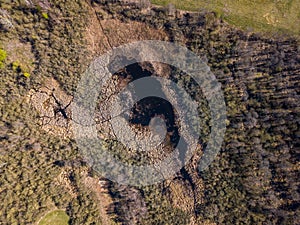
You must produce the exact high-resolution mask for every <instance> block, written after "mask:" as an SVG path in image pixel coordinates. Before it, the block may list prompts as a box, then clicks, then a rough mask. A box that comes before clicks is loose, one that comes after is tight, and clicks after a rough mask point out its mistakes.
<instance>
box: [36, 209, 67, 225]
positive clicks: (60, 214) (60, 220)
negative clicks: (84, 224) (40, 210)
mask: <svg viewBox="0 0 300 225" xmlns="http://www.w3.org/2000/svg"><path fill="white" fill-rule="evenodd" d="M68 221H69V216H68V215H67V214H66V213H65V211H63V210H54V211H51V212H49V213H48V214H46V215H45V216H44V217H43V218H42V219H41V221H40V222H39V225H68V224H69V223H68Z"/></svg>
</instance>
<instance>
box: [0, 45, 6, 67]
mask: <svg viewBox="0 0 300 225" xmlns="http://www.w3.org/2000/svg"><path fill="white" fill-rule="evenodd" d="M6 56H7V54H6V51H5V50H3V49H0V68H3V67H4V61H5V59H6Z"/></svg>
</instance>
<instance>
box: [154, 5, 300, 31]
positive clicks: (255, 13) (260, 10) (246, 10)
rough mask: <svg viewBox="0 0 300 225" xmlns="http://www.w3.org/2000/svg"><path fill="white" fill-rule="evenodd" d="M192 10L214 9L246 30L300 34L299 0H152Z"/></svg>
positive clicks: (230, 21)
mask: <svg viewBox="0 0 300 225" xmlns="http://www.w3.org/2000/svg"><path fill="white" fill-rule="evenodd" d="M151 2H152V3H153V4H157V5H168V4H169V3H172V4H174V5H175V6H176V8H179V9H183V10H190V11H201V10H203V9H206V10H210V11H214V12H216V13H217V15H218V16H221V17H222V18H224V20H225V21H227V22H228V23H230V24H233V25H235V26H238V27H240V28H243V29H250V30H253V31H263V32H271V33H275V32H280V33H289V34H291V35H293V36H297V37H299V36H300V1H299V0H151Z"/></svg>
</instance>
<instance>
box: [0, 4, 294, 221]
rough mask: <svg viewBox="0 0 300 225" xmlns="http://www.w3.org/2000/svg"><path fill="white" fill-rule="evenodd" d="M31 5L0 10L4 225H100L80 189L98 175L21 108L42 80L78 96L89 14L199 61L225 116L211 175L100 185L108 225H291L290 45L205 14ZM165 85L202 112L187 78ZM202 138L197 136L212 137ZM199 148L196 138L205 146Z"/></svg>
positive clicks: (70, 144)
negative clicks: (105, 194)
mask: <svg viewBox="0 0 300 225" xmlns="http://www.w3.org/2000/svg"><path fill="white" fill-rule="evenodd" d="M26 2H27V3H26ZM28 2H33V3H28ZM38 2H39V3H40V1H14V2H13V3H5V2H1V3H0V6H1V9H3V10H5V11H6V12H8V14H9V15H10V19H9V20H11V21H13V23H12V24H13V27H12V26H8V25H7V23H3V20H1V26H0V27H1V30H0V33H1V36H0V47H1V50H0V54H1V55H0V62H1V64H0V65H2V64H3V66H2V68H0V79H1V82H0V115H1V121H0V172H1V173H0V223H1V224H30V223H36V222H38V221H40V219H41V218H42V217H44V216H45V215H46V214H47V213H48V212H51V211H53V210H55V209H62V210H64V211H65V212H66V214H67V215H68V217H69V218H70V220H69V224H101V215H100V213H99V208H98V206H99V205H100V204H101V202H100V201H97V199H96V198H95V196H94V195H93V194H92V193H91V192H89V190H88V188H87V187H86V186H85V184H84V182H83V181H84V178H85V175H84V174H86V173H87V171H88V176H90V177H93V178H97V174H95V173H94V171H93V170H91V168H89V167H88V165H87V164H86V162H85V161H84V160H83V159H82V156H81V155H80V154H79V152H78V149H77V147H76V144H75V142H74V140H72V139H71V138H69V137H67V138H61V137H57V136H54V135H52V134H49V133H47V132H45V131H44V130H43V129H42V128H41V120H40V119H39V114H38V112H37V111H36V109H35V108H34V107H33V106H32V105H31V104H30V101H28V93H29V91H30V90H38V89H39V88H40V87H41V86H42V81H43V80H45V79H46V78H49V77H53V78H55V79H56V80H57V81H58V82H59V83H60V85H61V86H62V88H63V89H64V90H65V91H66V92H67V93H68V94H71V95H72V94H73V93H74V90H75V88H76V84H77V82H78V80H79V79H80V74H81V73H82V72H83V71H84V69H85V68H86V66H87V65H88V63H89V60H90V58H91V57H92V56H91V55H88V56H87V55H86V53H88V50H87V48H86V42H85V39H84V31H85V29H86V26H87V22H88V20H87V15H89V14H88V11H89V10H90V9H91V8H93V7H94V8H97V7H101V9H102V10H103V11H102V14H101V13H98V14H97V15H98V18H99V20H101V19H103V17H104V16H103V14H104V12H105V15H106V19H115V20H117V19H118V20H120V21H123V22H124V23H129V22H132V21H138V22H142V23H144V24H147V25H149V26H151V27H153V28H157V29H163V30H164V31H166V33H167V34H168V40H170V41H175V42H177V43H179V44H183V45H186V46H187V47H188V48H189V49H190V50H192V51H194V52H195V53H197V54H198V55H199V56H201V57H204V58H206V60H207V63H208V64H209V66H210V67H211V70H212V72H213V73H214V74H215V75H216V77H217V79H218V81H219V82H221V84H222V90H223V91H224V95H225V100H226V104H227V110H228V112H227V113H228V114H227V116H228V118H227V119H228V121H227V125H228V126H227V132H226V137H225V140H224V143H223V146H222V149H221V153H220V154H219V156H218V157H217V159H216V160H215V161H214V163H213V164H212V165H211V166H210V168H209V169H208V170H207V171H204V172H201V173H200V172H198V171H197V170H196V166H195V165H197V162H191V164H189V165H188V166H187V167H185V168H183V169H182V170H181V171H180V172H179V173H178V174H177V176H176V177H175V178H174V179H172V180H168V181H165V182H163V183H162V184H157V185H153V186H149V187H144V188H135V187H124V186H121V185H118V184H115V183H112V182H108V183H109V186H108V187H107V188H108V190H109V193H110V195H111V197H112V199H113V200H114V201H113V203H112V204H111V206H110V207H109V209H108V212H109V213H110V215H111V217H112V218H113V219H114V221H115V222H117V223H120V224H130V223H131V222H132V221H134V223H136V224H187V223H189V222H190V221H193V222H195V223H196V224H202V223H204V222H210V223H213V222H215V223H216V224H299V222H300V221H299V220H300V218H299V215H300V213H299V192H298V186H299V182H298V181H297V179H298V175H299V174H298V173H299V172H298V170H299V168H298V167H299V166H298V165H299V161H298V159H299V137H300V133H299V126H300V120H299V103H300V102H299V76H298V74H299V72H300V58H299V56H300V48H299V43H298V42H297V41H296V40H294V39H288V38H282V37H274V38H272V39H270V38H266V37H264V36H261V35H257V34H255V33H251V32H245V31H241V30H238V29H235V28H232V27H230V26H228V25H227V24H225V23H224V22H222V20H221V19H220V18H218V16H217V15H216V14H215V13H210V12H202V13H185V14H183V15H176V13H173V12H172V13H171V12H170V10H169V9H168V8H153V9H152V10H151V11H148V13H144V12H142V11H141V6H139V7H137V6H136V5H132V4H130V5H126V6H124V5H123V4H121V3H109V2H111V1H104V0H98V1H93V2H95V3H97V4H98V5H97V4H94V5H90V2H89V1H88V2H85V1H80V0H75V1H74V0H67V1H64V2H61V1H59V0H52V1H49V3H48V4H49V5H48V4H47V1H43V4H42V5H41V4H38ZM45 2H46V3H45ZM280 2H281V1H280ZM293 2H296V1H293ZM291 4H295V3H291ZM1 12H2V11H1ZM291 14H292V15H293V16H295V14H294V13H291ZM1 18H2V17H1ZM251 26H252V24H251ZM286 28H287V29H293V27H292V26H287V27H286ZM99 32H100V31H99ZM108 38H109V37H108ZM11 40H16V41H17V43H18V45H19V46H26V45H29V46H30V49H29V51H28V49H27V48H25V47H24V49H25V50H26V51H28V52H26V55H27V57H28V60H25V61H23V62H22V63H23V64H26V63H27V64H28V65H23V67H22V68H24V67H25V68H26V69H27V70H28V71H29V70H30V76H25V75H24V71H26V72H27V70H24V69H23V70H24V71H22V69H21V67H20V65H18V66H17V67H16V63H15V62H16V56H14V54H13V52H14V50H13V48H12V47H11V45H9V43H10V41H11ZM2 49H3V50H2ZM18 54H20V53H18ZM18 54H17V55H18ZM17 58H18V57H17ZM19 60H20V61H21V59H19ZM26 66H27V67H26ZM170 79H173V80H174V81H176V82H178V83H180V84H181V85H182V86H183V87H184V88H186V89H187V90H188V91H189V92H190V94H191V95H192V96H194V98H196V99H197V100H198V102H199V105H201V107H202V106H203V107H204V106H205V104H206V103H205V101H203V100H202V96H201V90H199V89H200V88H199V87H198V86H197V85H195V83H194V82H193V80H192V79H189V78H188V76H187V75H185V74H182V73H181V72H180V70H175V69H174V70H173V73H171V74H170ZM203 116H207V115H203ZM205 128H206V129H204V130H203V135H204V136H205V135H206V134H207V132H208V130H209V128H208V127H205ZM206 142H207V140H206V139H205V138H202V139H201V144H202V145H203V146H205V144H206Z"/></svg>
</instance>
